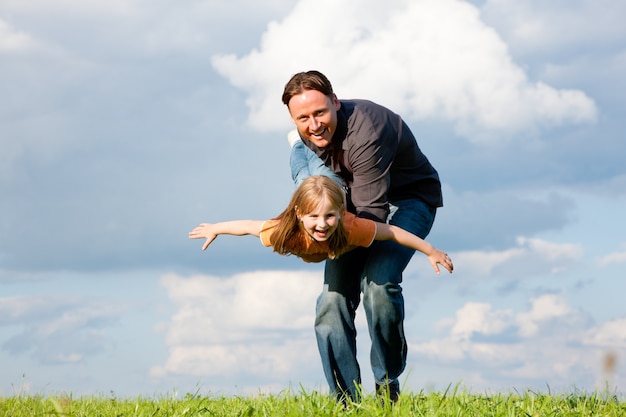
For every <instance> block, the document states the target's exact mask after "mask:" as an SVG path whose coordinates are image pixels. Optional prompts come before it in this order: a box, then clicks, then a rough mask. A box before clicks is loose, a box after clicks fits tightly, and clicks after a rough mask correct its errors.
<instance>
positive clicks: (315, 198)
mask: <svg viewBox="0 0 626 417" xmlns="http://www.w3.org/2000/svg"><path fill="white" fill-rule="evenodd" d="M324 198H326V199H327V200H328V201H329V202H330V203H331V204H332V205H333V208H335V209H337V210H338V211H339V212H340V213H341V217H340V218H339V223H338V225H337V229H336V230H335V232H334V233H333V234H332V235H331V236H330V237H329V238H328V240H327V242H328V257H329V258H330V259H334V258H336V257H338V256H339V255H341V254H342V253H344V252H346V251H347V250H348V237H347V235H346V230H345V228H344V225H343V213H344V212H345V208H346V203H345V193H344V191H343V189H342V188H341V187H340V186H339V185H338V184H337V183H336V182H335V181H333V180H332V179H330V178H328V177H326V176H323V175H313V176H311V177H308V178H307V179H305V180H304V181H303V182H302V183H301V184H300V186H299V187H298V188H297V189H296V191H295V192H294V193H293V196H292V197H291V201H290V202H289V205H288V206H287V208H286V209H285V210H284V211H283V212H282V213H280V214H279V215H278V217H276V219H275V220H278V224H277V225H276V226H275V227H274V228H273V229H274V230H273V231H272V236H271V239H270V240H271V241H272V246H273V247H274V252H277V253H279V254H281V255H291V254H293V255H296V256H300V255H301V254H303V252H304V249H305V247H306V246H305V245H306V243H305V242H306V239H308V236H307V234H306V231H305V230H304V228H303V226H302V225H301V222H300V221H299V220H298V213H296V209H297V211H298V212H299V214H300V215H301V216H302V215H306V214H308V213H311V212H313V211H314V210H315V209H317V207H318V206H319V204H320V202H321V201H322V200H323V199H324Z"/></svg>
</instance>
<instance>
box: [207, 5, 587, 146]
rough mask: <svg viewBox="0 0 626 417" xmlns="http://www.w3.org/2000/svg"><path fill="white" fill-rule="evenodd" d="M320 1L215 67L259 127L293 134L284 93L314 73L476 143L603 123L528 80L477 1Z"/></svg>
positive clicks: (581, 99)
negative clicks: (445, 124)
mask: <svg viewBox="0 0 626 417" xmlns="http://www.w3.org/2000/svg"><path fill="white" fill-rule="evenodd" d="M321 3H322V4H320V1H317V0H316V1H312V0H302V1H301V2H300V3H298V6H297V7H296V8H295V9H294V10H293V12H292V13H291V14H290V15H289V16H288V17H286V18H285V19H284V20H283V21H281V22H273V23H272V24H270V25H269V26H268V28H267V31H266V32H265V34H264V36H263V39H262V42H261V44H260V47H259V49H258V50H253V51H251V52H250V53H249V54H247V55H245V56H243V57H236V56H234V55H216V56H214V57H213V65H214V66H215V68H216V69H217V70H218V71H219V72H220V73H221V74H222V75H223V76H224V77H226V78H228V79H229V80H230V82H231V83H232V84H233V85H235V86H237V87H239V88H241V89H243V90H245V91H246V92H247V94H248V99H247V104H248V106H249V108H250V114H249V123H250V124H251V125H252V126H253V127H254V128H255V129H259V130H266V131H267V130H274V129H283V130H284V129H287V124H288V115H287V114H286V110H285V108H284V106H283V105H282V104H281V103H280V95H281V93H282V88H283V86H284V84H285V82H286V81H287V80H288V78H289V77H290V76H291V74H293V73H294V72H297V71H302V70H308V69H319V70H321V71H322V72H324V73H326V75H327V76H329V78H330V79H331V82H333V85H334V87H335V90H336V93H337V94H338V96H339V97H340V98H369V99H372V100H375V101H378V102H380V103H381V104H385V105H387V106H388V107H390V108H392V109H394V110H395V111H397V112H398V113H400V114H402V115H403V116H404V117H405V118H409V117H414V118H431V119H443V120H448V121H451V122H453V123H454V124H455V125H456V127H457V130H458V131H459V133H461V134H463V135H465V136H466V137H467V138H469V139H470V140H474V141H481V140H487V139H489V138H491V139H493V140H502V139H503V138H504V137H507V136H510V135H514V134H516V133H519V132H529V131H530V132H533V131H537V130H538V129H541V128H543V127H545V126H557V125H562V124H570V123H580V122H592V121H594V120H595V119H596V112H597V110H596V107H595V104H594V102H593V100H591V99H590V98H589V97H587V96H586V95H585V94H584V93H583V92H581V91H578V90H558V89H555V88H553V87H551V86H549V85H547V84H545V83H542V82H540V81H537V82H535V81H532V80H529V79H528V77H527V75H526V74H525V73H524V71H523V70H522V69H521V68H520V67H518V66H516V65H515V64H514V63H513V62H512V60H511V57H510V55H509V53H508V50H507V46H506V45H505V44H504V42H503V41H502V40H501V39H500V38H499V37H498V35H497V34H496V32H495V31H494V30H493V29H492V28H490V27H488V26H486V25H485V24H484V23H483V22H482V21H481V20H480V15H479V11H478V9H477V8H476V7H474V6H472V5H471V4H469V3H466V2H463V1H458V0H436V1H435V0H421V1H402V2H395V3H394V5H392V6H389V5H385V7H382V6H381V4H380V3H379V2H374V1H372V0H370V1H368V2H367V4H364V3H363V2H349V1H343V2H336V1H331V0H323V1H321ZM324 3H328V4H324ZM325 6H328V7H332V8H333V9H334V11H335V13H332V14H328V13H326V12H325V11H326V9H327V7H325ZM377 6H378V7H377ZM320 22H321V23H320ZM320 25H322V28H328V30H320ZM331 28H332V30H331ZM259 68H264V69H265V70H264V71H259Z"/></svg>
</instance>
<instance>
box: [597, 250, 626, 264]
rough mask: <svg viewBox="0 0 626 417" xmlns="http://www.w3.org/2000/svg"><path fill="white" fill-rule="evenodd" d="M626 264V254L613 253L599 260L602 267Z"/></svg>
mask: <svg viewBox="0 0 626 417" xmlns="http://www.w3.org/2000/svg"><path fill="white" fill-rule="evenodd" d="M624 262H626V252H613V253H609V254H608V255H606V256H602V257H601V258H599V259H598V264H599V265H600V266H607V265H610V264H621V263H624Z"/></svg>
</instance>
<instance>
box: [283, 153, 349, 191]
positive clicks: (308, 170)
mask: <svg viewBox="0 0 626 417" xmlns="http://www.w3.org/2000/svg"><path fill="white" fill-rule="evenodd" d="M289 165H290V166H291V178H292V179H293V182H294V184H296V187H297V186H299V185H300V184H301V183H302V181H304V180H305V179H306V178H307V177H310V176H311V175H325V176H327V177H330V178H332V179H333V180H335V182H337V183H338V184H339V185H341V187H342V188H343V187H344V184H343V180H342V179H341V178H340V177H339V176H338V175H337V174H335V173H334V172H333V171H332V170H331V169H330V168H328V167H327V166H326V165H324V162H323V161H322V160H321V159H320V158H319V157H318V156H317V155H316V154H315V152H313V151H312V150H311V149H309V148H308V147H307V146H306V145H305V144H304V143H302V142H301V141H298V142H296V143H295V144H294V145H293V147H292V148H291V155H290V159H289Z"/></svg>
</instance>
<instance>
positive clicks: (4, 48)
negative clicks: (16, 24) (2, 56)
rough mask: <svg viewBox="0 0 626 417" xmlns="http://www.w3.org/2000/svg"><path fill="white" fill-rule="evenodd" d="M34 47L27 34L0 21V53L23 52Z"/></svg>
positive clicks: (33, 42)
mask: <svg viewBox="0 0 626 417" xmlns="http://www.w3.org/2000/svg"><path fill="white" fill-rule="evenodd" d="M34 45H35V41H34V40H33V39H32V38H31V37H30V36H29V35H28V34H26V33H24V32H21V31H18V30H16V29H15V28H13V27H11V25H9V24H8V23H7V22H6V21H4V20H2V19H0V53H2V52H17V51H23V50H26V49H29V48H31V47H33V46H34Z"/></svg>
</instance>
